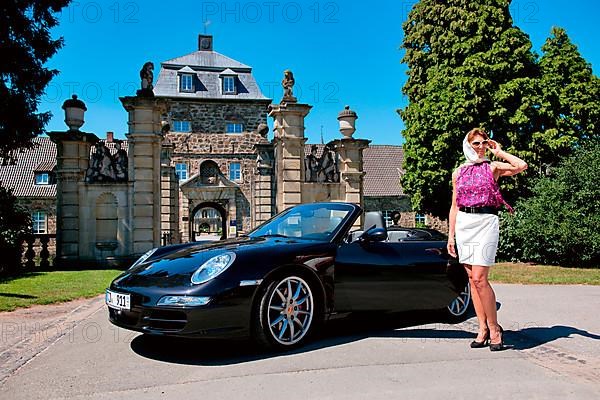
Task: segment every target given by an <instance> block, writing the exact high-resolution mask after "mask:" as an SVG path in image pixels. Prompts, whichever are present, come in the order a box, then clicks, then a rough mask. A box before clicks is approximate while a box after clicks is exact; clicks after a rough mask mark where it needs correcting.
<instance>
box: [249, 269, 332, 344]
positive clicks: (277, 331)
mask: <svg viewBox="0 0 600 400" xmlns="http://www.w3.org/2000/svg"><path fill="white" fill-rule="evenodd" d="M309 282H310V280H309V279H306V277H303V276H299V274H291V275H287V276H284V277H282V278H279V279H275V280H273V281H272V282H270V283H269V284H268V285H267V287H266V289H265V290H264V291H263V292H262V296H261V298H260V301H259V302H258V309H257V310H256V312H255V313H254V318H256V319H257V320H256V321H255V323H254V324H253V325H254V338H255V339H256V341H257V342H258V343H259V344H260V345H262V346H264V347H270V348H279V349H287V348H293V347H296V346H300V345H301V344H303V343H304V342H305V341H306V340H307V339H308V337H309V336H310V335H311V334H312V333H313V331H314V330H315V327H316V325H319V323H320V320H321V319H322V315H321V314H322V313H321V312H320V308H319V302H320V300H319V296H318V293H317V292H316V287H315V285H314V284H312V285H311V283H309Z"/></svg>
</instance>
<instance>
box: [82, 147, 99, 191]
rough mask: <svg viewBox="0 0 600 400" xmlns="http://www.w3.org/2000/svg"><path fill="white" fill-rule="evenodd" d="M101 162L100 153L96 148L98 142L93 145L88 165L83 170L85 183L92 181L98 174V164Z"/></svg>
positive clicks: (94, 180)
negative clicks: (93, 148) (93, 149)
mask: <svg viewBox="0 0 600 400" xmlns="http://www.w3.org/2000/svg"><path fill="white" fill-rule="evenodd" d="M101 164H102V154H101V151H100V150H99V148H98V144H96V146H95V151H94V153H92V155H91V156H90V165H89V167H88V169H87V170H86V171H85V181H86V182H87V183H94V182H96V181H97V180H98V177H99V176H100V165H101Z"/></svg>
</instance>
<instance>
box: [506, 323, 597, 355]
mask: <svg viewBox="0 0 600 400" xmlns="http://www.w3.org/2000/svg"><path fill="white" fill-rule="evenodd" d="M571 335H580V336H583V337H586V338H589V339H593V340H600V335H596V334H594V333H590V332H588V331H584V330H582V329H577V328H574V327H572V326H563V325H555V326H550V327H541V326H540V327H531V328H524V329H521V330H519V331H515V332H514V335H511V337H512V339H513V340H512V346H511V348H512V349H514V350H527V349H531V348H534V347H537V346H541V345H543V344H546V343H549V342H552V341H554V340H556V339H561V338H568V337H571Z"/></svg>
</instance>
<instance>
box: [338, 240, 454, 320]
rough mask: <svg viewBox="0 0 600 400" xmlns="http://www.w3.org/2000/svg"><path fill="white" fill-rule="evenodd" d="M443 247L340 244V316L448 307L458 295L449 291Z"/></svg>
mask: <svg viewBox="0 0 600 400" xmlns="http://www.w3.org/2000/svg"><path fill="white" fill-rule="evenodd" d="M444 246H445V243H443V242H372V243H368V242H367V243H365V242H362V241H354V242H352V243H344V244H342V245H341V246H340V247H339V248H338V251H337V254H336V259H335V271H334V274H335V275H334V282H335V288H334V307H335V309H336V311H337V312H353V311H386V312H397V311H407V310H418V309H427V308H437V307H441V306H443V305H444V304H447V303H449V302H450V300H451V299H452V298H453V297H455V296H456V294H454V295H453V296H452V295H451V294H453V292H452V290H451V289H450V288H449V286H450V285H449V284H448V278H447V274H446V271H447V256H446V255H445V254H444V252H443V247H444ZM446 299H448V301H447V302H446ZM440 304H441V305H440Z"/></svg>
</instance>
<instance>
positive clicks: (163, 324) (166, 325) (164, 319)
mask: <svg viewBox="0 0 600 400" xmlns="http://www.w3.org/2000/svg"><path fill="white" fill-rule="evenodd" d="M185 324H187V316H186V314H185V313H184V312H182V311H173V310H152V311H150V314H149V315H146V316H144V317H143V325H144V327H147V328H149V329H155V330H160V331H180V330H182V329H183V328H184V327H185Z"/></svg>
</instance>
